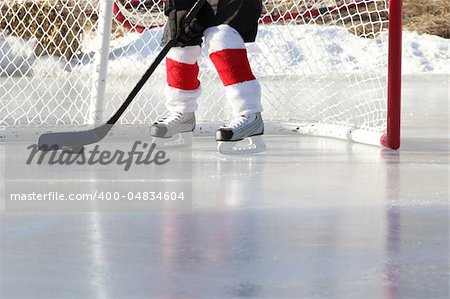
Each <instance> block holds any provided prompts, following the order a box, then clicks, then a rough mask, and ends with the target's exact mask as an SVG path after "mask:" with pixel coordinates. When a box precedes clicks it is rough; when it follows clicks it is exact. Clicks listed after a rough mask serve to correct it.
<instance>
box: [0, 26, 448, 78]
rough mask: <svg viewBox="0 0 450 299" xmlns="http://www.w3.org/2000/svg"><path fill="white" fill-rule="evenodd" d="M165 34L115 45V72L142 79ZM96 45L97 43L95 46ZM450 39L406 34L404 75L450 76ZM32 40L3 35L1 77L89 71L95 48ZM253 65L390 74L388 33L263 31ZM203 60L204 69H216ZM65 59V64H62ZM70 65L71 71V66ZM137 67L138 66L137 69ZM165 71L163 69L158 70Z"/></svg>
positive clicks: (278, 70)
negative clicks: (39, 44) (76, 51)
mask: <svg viewBox="0 0 450 299" xmlns="http://www.w3.org/2000/svg"><path fill="white" fill-rule="evenodd" d="M161 34H162V29H160V28H155V29H151V30H149V31H146V32H144V34H135V33H130V34H128V35H127V36H124V37H122V38H121V39H118V40H115V41H113V42H112V51H111V54H110V62H109V67H110V70H111V71H112V72H114V73H122V74H127V75H140V74H141V73H142V72H143V70H145V69H146V67H147V66H148V63H149V61H151V60H152V59H153V57H155V55H156V53H157V52H158V51H159V50H160V46H159V43H160V38H161ZM92 44H95V43H92ZM449 45H450V40H446V39H443V38H440V37H436V36H430V35H419V34H417V33H414V32H404V37H403V74H405V75H411V74H450V68H449V59H450V54H449ZM33 46H34V43H33V42H32V41H25V40H22V39H19V38H16V37H11V36H4V35H0V76H5V75H17V74H28V75H29V74H30V71H31V70H32V71H33V72H34V73H40V72H49V70H52V69H53V71H54V68H56V69H62V70H72V72H73V71H80V72H89V71H91V70H92V61H93V60H92V57H93V56H94V55H93V48H92V49H85V50H86V54H85V55H84V56H83V57H81V58H80V57H78V58H76V59H75V60H76V61H70V62H65V63H63V62H62V61H61V59H60V58H58V59H49V58H48V57H47V58H38V59H36V58H35V57H34V55H33ZM248 49H249V53H250V54H251V56H250V57H251V63H252V65H253V66H254V68H255V72H256V73H257V74H258V75H259V76H264V75H280V76H282V75H286V74H288V75H316V74H320V75H324V74H325V75H326V74H333V73H334V74H343V73H364V72H368V70H369V71H370V72H376V73H380V74H381V73H383V74H384V73H385V68H386V63H385V62H386V60H387V56H386V55H387V54H386V53H387V34H384V35H383V36H381V37H380V38H377V39H365V38H360V37H357V36H355V35H353V34H351V33H349V32H348V31H347V30H345V29H344V28H342V27H337V26H320V25H307V26H295V25H294V26H281V25H279V26H277V25H270V26H261V27H260V29H259V34H258V38H257V43H254V44H249V45H248ZM204 54H205V55H204V58H203V59H202V61H201V62H200V64H201V67H202V68H203V69H205V70H208V69H209V70H211V71H212V69H213V67H212V64H211V63H210V62H209V60H208V59H206V57H207V55H206V53H204ZM63 60H64V59H63ZM68 65H69V66H70V67H68ZM136 66H137V67H136ZM159 72H161V70H159Z"/></svg>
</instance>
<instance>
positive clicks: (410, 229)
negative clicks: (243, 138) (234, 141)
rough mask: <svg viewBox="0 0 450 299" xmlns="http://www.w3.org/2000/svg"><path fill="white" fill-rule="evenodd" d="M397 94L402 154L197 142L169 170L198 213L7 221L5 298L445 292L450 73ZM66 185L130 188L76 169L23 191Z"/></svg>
mask: <svg viewBox="0 0 450 299" xmlns="http://www.w3.org/2000/svg"><path fill="white" fill-rule="evenodd" d="M403 98H404V101H403V131H402V136H403V139H402V148H401V150H399V151H392V150H385V149H380V148H378V147H371V146H366V145H361V144H351V143H347V142H344V141H339V140H333V139H326V138H316V137H308V136H292V135H291V136H270V137H266V142H267V148H268V150H267V152H265V153H263V154H259V155H255V156H240V157H227V156H221V155H219V154H217V153H216V151H215V142H214V141H213V140H212V138H211V137H210V138H196V139H194V148H193V151H192V164H191V167H189V168H186V171H185V173H183V172H180V173H176V174H175V173H174V177H179V176H180V175H182V176H183V175H184V176H185V177H187V178H188V179H192V191H193V202H192V209H188V210H183V211H174V210H168V211H154V212H151V213H120V212H119V213H64V214H61V213H1V214H0V224H1V225H0V297H1V298H18V297H19V298H230V297H232V298H243V297H245V298H248V297H253V298H346V299H350V298H377V299H379V298H386V299H394V298H408V299H413V298H417V299H422V298H449V251H450V250H449V206H448V204H449V203H448V195H449V194H448V191H449V190H448V187H449V180H448V179H449V168H448V163H449V128H448V126H449V122H448V120H449V119H448V118H449V112H448V108H449V107H448V105H449V81H448V77H415V78H409V79H408V80H407V81H405V82H404V85H403ZM6 146H8V145H4V144H3V145H0V151H2V153H4V152H6ZM14 146H20V144H19V145H18V144H15V145H14ZM110 146H111V147H112V148H113V147H114V146H115V145H114V144H110ZM5 159H8V157H2V156H0V161H1V162H0V167H4V165H5ZM27 169H28V168H26V166H24V165H21V164H19V163H18V164H17V166H16V171H17V172H19V173H20V172H25V171H27ZM114 175H115V176H114ZM0 176H2V179H1V180H0V182H2V183H0V184H8V181H6V182H5V179H7V178H8V176H7V174H6V173H5V172H4V171H1V172H0ZM111 177H114V179H109V178H111ZM74 178H77V180H78V181H81V182H85V184H86V188H87V190H95V189H96V188H99V186H105V185H106V186H108V185H109V186H111V187H113V186H121V187H122V188H124V189H125V190H126V189H127V188H128V189H129V188H132V187H130V186H132V185H133V183H136V182H137V181H138V180H137V179H130V177H129V175H127V173H125V172H118V173H115V174H114V173H111V171H104V170H100V169H95V168H94V169H90V170H88V169H83V168H80V171H79V172H78V173H72V174H71V173H66V174H65V175H64V176H59V177H57V178H56V179H55V180H53V181H40V180H39V179H36V181H34V182H33V181H27V182H23V184H24V187H25V186H26V187H30V186H36V187H38V185H43V184H47V185H48V186H51V185H52V184H56V185H62V184H73V183H74V182H75V180H73V181H71V179H74ZM139 180H140V182H141V183H145V182H149V183H150V182H154V181H155V180H158V178H157V177H148V173H145V172H144V173H142V177H140V179H139ZM160 182H161V184H164V183H165V182H167V180H161V181H160ZM0 186H1V187H3V188H4V187H5V186H4V185H3V186H2V185H0ZM80 191H81V190H80ZM2 194H3V192H2Z"/></svg>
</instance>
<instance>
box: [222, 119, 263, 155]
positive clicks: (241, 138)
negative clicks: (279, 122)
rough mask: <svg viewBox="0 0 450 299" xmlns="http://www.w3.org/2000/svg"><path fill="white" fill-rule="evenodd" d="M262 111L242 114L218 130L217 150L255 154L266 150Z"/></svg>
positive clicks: (229, 152) (239, 153)
mask: <svg viewBox="0 0 450 299" xmlns="http://www.w3.org/2000/svg"><path fill="white" fill-rule="evenodd" d="M263 134H264V122H263V120H262V118H261V113H253V114H249V115H240V116H238V117H237V118H235V119H234V120H232V121H231V122H229V123H227V124H225V125H224V126H222V127H220V128H219V130H217V132H216V141H217V142H218V145H217V150H218V151H219V152H220V153H221V154H225V155H241V154H253V153H259V152H263V151H265V150H266V144H265V143H264V140H263V139H262V135H263Z"/></svg>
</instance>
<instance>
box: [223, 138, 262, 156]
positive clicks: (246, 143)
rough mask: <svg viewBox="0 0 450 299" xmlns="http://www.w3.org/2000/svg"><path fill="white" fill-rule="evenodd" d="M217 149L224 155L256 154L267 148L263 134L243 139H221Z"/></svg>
mask: <svg viewBox="0 0 450 299" xmlns="http://www.w3.org/2000/svg"><path fill="white" fill-rule="evenodd" d="M217 150H218V151H219V153H221V154H223V155H246V154H256V153H260V152H263V151H265V150H266V144H265V143H264V140H263V138H262V136H253V137H248V138H245V139H244V140H241V141H237V142H234V141H219V142H218V144H217Z"/></svg>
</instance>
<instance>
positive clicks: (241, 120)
mask: <svg viewBox="0 0 450 299" xmlns="http://www.w3.org/2000/svg"><path fill="white" fill-rule="evenodd" d="M250 120H251V118H250V117H249V116H248V115H239V116H238V117H236V118H235V119H233V120H231V121H228V122H226V123H225V127H227V128H231V129H236V128H239V127H241V126H243V125H245V124H247V123H248V122H250Z"/></svg>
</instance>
